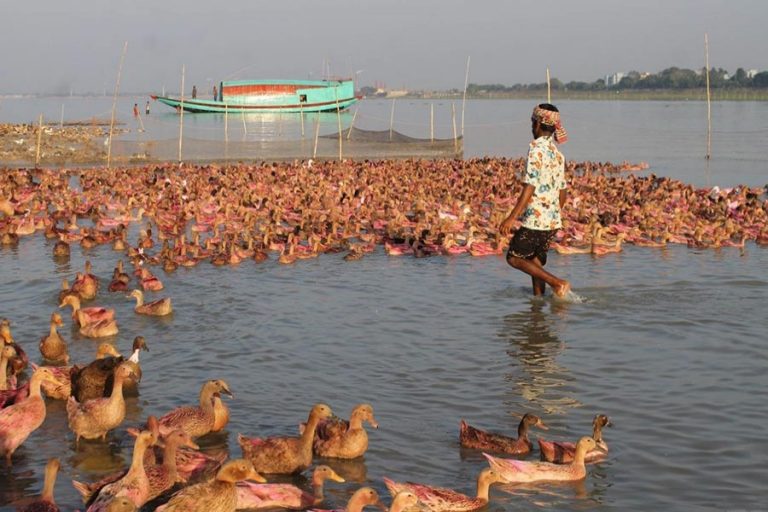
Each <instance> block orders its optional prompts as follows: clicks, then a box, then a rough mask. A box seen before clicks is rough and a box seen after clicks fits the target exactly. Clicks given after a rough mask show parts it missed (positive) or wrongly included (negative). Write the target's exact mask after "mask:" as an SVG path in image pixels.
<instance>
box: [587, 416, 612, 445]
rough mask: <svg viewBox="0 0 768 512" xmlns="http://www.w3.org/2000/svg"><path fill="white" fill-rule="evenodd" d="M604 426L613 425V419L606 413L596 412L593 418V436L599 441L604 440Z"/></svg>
mask: <svg viewBox="0 0 768 512" xmlns="http://www.w3.org/2000/svg"><path fill="white" fill-rule="evenodd" d="M603 427H613V423H611V419H610V418H609V417H608V416H606V415H605V414H596V415H595V419H594V420H592V437H593V438H594V439H595V441H597V442H600V441H602V440H603V435H602V434H603Z"/></svg>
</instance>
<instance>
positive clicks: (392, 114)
mask: <svg viewBox="0 0 768 512" xmlns="http://www.w3.org/2000/svg"><path fill="white" fill-rule="evenodd" d="M394 126H395V98H392V111H391V112H390V114H389V141H390V142H392V130H393V129H394Z"/></svg>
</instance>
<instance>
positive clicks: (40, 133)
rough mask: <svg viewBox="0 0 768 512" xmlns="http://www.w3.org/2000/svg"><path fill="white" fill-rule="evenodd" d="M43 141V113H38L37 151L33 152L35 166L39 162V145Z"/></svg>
mask: <svg viewBox="0 0 768 512" xmlns="http://www.w3.org/2000/svg"><path fill="white" fill-rule="evenodd" d="M42 142H43V114H40V120H39V121H38V123H37V153H35V167H36V168H37V166H38V165H39V164H40V145H41V144H42Z"/></svg>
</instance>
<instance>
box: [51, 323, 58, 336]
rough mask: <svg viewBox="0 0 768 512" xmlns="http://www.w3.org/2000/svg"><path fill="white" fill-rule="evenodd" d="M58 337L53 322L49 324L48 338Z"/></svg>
mask: <svg viewBox="0 0 768 512" xmlns="http://www.w3.org/2000/svg"><path fill="white" fill-rule="evenodd" d="M58 335H59V333H58V332H57V331H56V324H55V323H54V322H51V332H50V336H51V337H52V338H57V337H58Z"/></svg>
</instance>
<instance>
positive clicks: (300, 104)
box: [299, 102, 304, 139]
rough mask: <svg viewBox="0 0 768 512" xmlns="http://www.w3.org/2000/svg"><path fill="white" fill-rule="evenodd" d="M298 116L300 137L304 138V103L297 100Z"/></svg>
mask: <svg viewBox="0 0 768 512" xmlns="http://www.w3.org/2000/svg"><path fill="white" fill-rule="evenodd" d="M299 117H301V138H302V139H304V104H303V103H301V102H299Z"/></svg>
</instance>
